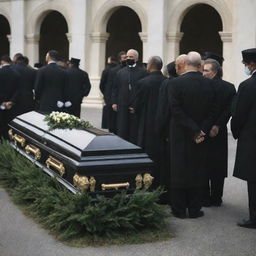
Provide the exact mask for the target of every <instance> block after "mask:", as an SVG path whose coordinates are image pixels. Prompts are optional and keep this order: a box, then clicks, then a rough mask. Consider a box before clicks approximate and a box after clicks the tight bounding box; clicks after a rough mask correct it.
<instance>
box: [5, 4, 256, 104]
mask: <svg viewBox="0 0 256 256" xmlns="http://www.w3.org/2000/svg"><path fill="white" fill-rule="evenodd" d="M254 10H256V0H243V1H241V0H0V54H1V55H3V54H10V56H13V55H14V54H15V53H17V52H21V53H24V54H25V55H26V56H28V57H29V59H30V63H31V65H33V64H34V63H36V62H39V61H43V60H44V56H45V53H46V52H47V50H49V49H56V50H58V51H60V53H61V54H62V56H63V57H64V58H66V59H68V58H70V57H75V58H80V59H81V68H82V69H85V70H86V71H87V72H88V73H89V76H90V80H91V82H92V85H93V86H92V90H91V93H90V95H89V97H88V98H87V99H86V102H87V103H88V104H89V105H95V104H96V105H100V104H101V103H102V97H101V94H100V91H99V88H98V85H99V79H100V76H101V72H102V70H103V69H104V66H105V63H106V57H107V56H110V55H115V54H117V53H118V52H119V51H120V50H127V49H129V48H135V49H138V51H139V53H140V57H141V59H140V60H141V61H142V62H147V60H148V58H149V57H150V56H152V55H159V56H160V57H162V58H163V60H164V63H165V64H167V63H169V62H171V61H173V60H174V59H175V58H176V57H177V56H178V55H179V54H181V53H187V52H188V51H190V50H196V51H199V52H200V53H203V52H204V51H213V52H215V53H218V54H221V55H223V57H224V59H225V61H224V64H223V70H224V79H226V80H228V81H230V82H233V83H235V85H236V86H238V84H239V83H240V82H241V81H242V80H243V79H245V75H244V74H243V66H242V63H241V50H243V49H245V48H253V47H256V18H255V15H254Z"/></svg>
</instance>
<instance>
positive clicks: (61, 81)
mask: <svg viewBox="0 0 256 256" xmlns="http://www.w3.org/2000/svg"><path fill="white" fill-rule="evenodd" d="M67 87H68V77H67V72H66V70H64V69H63V68H61V67H59V66H58V65H57V64H56V63H51V64H48V65H47V66H45V67H43V68H40V69H39V70H38V71H37V76H36V82H35V99H36V100H38V101H39V108H38V110H39V111H40V112H44V113H51V112H52V111H61V109H60V108H58V107H57V101H61V102H64V101H65V100H68V98H67V97H68V94H66V93H65V90H66V88H67Z"/></svg>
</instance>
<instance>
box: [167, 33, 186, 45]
mask: <svg viewBox="0 0 256 256" xmlns="http://www.w3.org/2000/svg"><path fill="white" fill-rule="evenodd" d="M183 35H184V33H183V32H167V33H166V40H167V42H176V43H179V42H180V40H181V39H182V37H183Z"/></svg>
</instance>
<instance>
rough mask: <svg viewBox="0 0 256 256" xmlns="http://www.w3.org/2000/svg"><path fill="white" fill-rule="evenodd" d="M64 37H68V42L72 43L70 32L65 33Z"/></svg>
mask: <svg viewBox="0 0 256 256" xmlns="http://www.w3.org/2000/svg"><path fill="white" fill-rule="evenodd" d="M66 37H67V39H68V42H69V43H72V34H71V33H66Z"/></svg>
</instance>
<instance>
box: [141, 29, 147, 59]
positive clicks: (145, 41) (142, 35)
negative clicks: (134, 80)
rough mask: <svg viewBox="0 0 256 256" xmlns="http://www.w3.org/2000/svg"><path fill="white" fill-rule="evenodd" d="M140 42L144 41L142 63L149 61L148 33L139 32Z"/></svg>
mask: <svg viewBox="0 0 256 256" xmlns="http://www.w3.org/2000/svg"><path fill="white" fill-rule="evenodd" d="M139 36H140V40H141V41H142V49H143V58H142V62H147V61H148V34H147V33H146V32H139Z"/></svg>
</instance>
